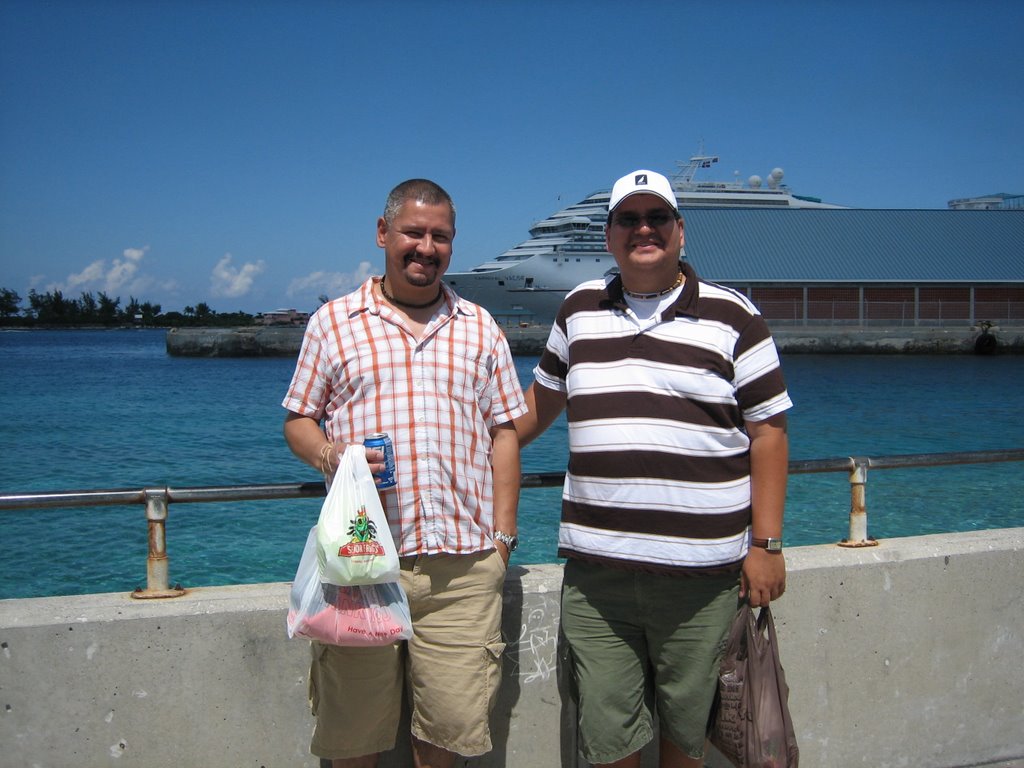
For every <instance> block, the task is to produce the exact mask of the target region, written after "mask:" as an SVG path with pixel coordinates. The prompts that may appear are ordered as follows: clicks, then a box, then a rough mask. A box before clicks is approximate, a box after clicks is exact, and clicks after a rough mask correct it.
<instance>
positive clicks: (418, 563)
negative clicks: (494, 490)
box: [309, 550, 505, 759]
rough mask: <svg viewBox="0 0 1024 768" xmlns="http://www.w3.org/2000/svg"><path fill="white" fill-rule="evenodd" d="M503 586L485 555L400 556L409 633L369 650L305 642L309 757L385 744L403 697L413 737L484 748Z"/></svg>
mask: <svg viewBox="0 0 1024 768" xmlns="http://www.w3.org/2000/svg"><path fill="white" fill-rule="evenodd" d="M504 580H505V563H504V561H503V560H502V558H501V556H500V555H499V554H498V553H497V552H495V551H494V550H489V551H487V552H480V553H477V554H473V555H429V556H423V557H411V558H402V587H403V588H404V589H405V592H406V594H407V595H408V597H409V607H410V612H411V614H412V623H413V630H414V636H413V638H412V639H411V640H409V641H408V642H404V643H395V644H393V645H389V646H384V647H379V648H345V647H339V646H333V645H324V644H321V643H316V642H314V643H313V644H312V653H313V660H312V664H311V666H310V672H309V700H310V709H311V711H312V713H313V715H314V716H315V718H316V726H315V728H314V731H313V739H312V742H311V744H310V751H311V752H312V753H313V754H314V755H316V756H318V757H323V758H329V759H333V758H340V757H359V756H361V755H368V754H373V753H376V752H385V751H387V750H389V749H391V748H393V747H394V745H395V743H396V738H397V737H398V729H399V721H400V719H401V714H402V700H403V692H404V693H405V694H406V695H407V696H408V699H409V701H410V704H411V710H412V733H413V735H414V736H415V737H416V738H418V739H420V740H421V741H425V742H428V743H430V744H434V745H436V746H439V747H441V748H443V749H447V750H448V751H450V752H455V753H457V754H459V755H464V756H467V757H471V756H474V755H481V754H484V753H486V752H489V751H490V749H491V736H490V725H489V714H490V711H491V709H492V708H493V706H494V703H495V701H496V698H497V692H498V685H499V683H500V681H501V655H502V652H503V651H504V649H505V645H504V643H503V642H502V641H501V606H502V599H501V590H502V586H503V585H504Z"/></svg>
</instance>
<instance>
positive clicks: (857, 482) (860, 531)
mask: <svg viewBox="0 0 1024 768" xmlns="http://www.w3.org/2000/svg"><path fill="white" fill-rule="evenodd" d="M870 465H871V459H868V458H864V457H850V537H849V538H848V539H843V540H842V541H840V542H839V546H841V547H875V546H878V542H877V541H875V540H874V539H872V538H870V537H869V536H868V504H867V484H868V467H869V466H870Z"/></svg>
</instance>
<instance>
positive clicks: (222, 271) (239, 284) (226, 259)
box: [210, 253, 264, 299]
mask: <svg viewBox="0 0 1024 768" xmlns="http://www.w3.org/2000/svg"><path fill="white" fill-rule="evenodd" d="M263 267H264V264H263V262H262V261H257V262H256V263H255V264H253V263H252V262H246V263H245V264H243V265H242V266H241V267H233V266H231V254H230V253H225V254H224V256H223V258H221V260H220V261H218V262H217V265H216V266H215V267H214V268H213V272H212V273H211V275H210V290H211V292H212V293H213V295H214V296H224V297H226V298H229V299H237V298H238V297H239V296H245V295H246V294H247V293H248V292H249V291H250V290H252V284H253V282H254V281H255V279H256V276H257V275H259V274H260V273H261V272H262V271H263Z"/></svg>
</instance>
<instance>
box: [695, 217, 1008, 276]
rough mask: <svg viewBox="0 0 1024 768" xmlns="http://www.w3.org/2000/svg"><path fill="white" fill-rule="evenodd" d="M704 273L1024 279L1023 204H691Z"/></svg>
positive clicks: (697, 262)
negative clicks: (966, 207) (975, 207)
mask: <svg viewBox="0 0 1024 768" xmlns="http://www.w3.org/2000/svg"><path fill="white" fill-rule="evenodd" d="M683 217H684V219H685V221H686V258H687V260H688V261H689V262H690V263H692V264H693V265H694V267H695V269H696V270H697V273H698V274H699V275H700V276H701V277H704V278H706V279H708V280H714V281H718V282H724V283H730V284H732V283H745V282H799V283H805V282H857V283H866V282H896V283H901V282H910V283H921V282H956V283H965V282H970V283H975V282H1024V211H1016V210H993V211H957V210H946V209H926V210H892V209H863V208H842V209H815V208H797V209H790V210H778V209H750V210H747V209H737V208H688V209H683Z"/></svg>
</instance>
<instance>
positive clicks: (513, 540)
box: [494, 531, 519, 555]
mask: <svg viewBox="0 0 1024 768" xmlns="http://www.w3.org/2000/svg"><path fill="white" fill-rule="evenodd" d="M494 539H495V540H496V541H500V542H501V543H502V544H504V545H505V546H506V547H508V553H509V554H510V555H511V554H512V553H513V552H515V551H516V550H517V549H519V537H518V536H515V535H513V534H511V533H505V532H504V531H495V532H494Z"/></svg>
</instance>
